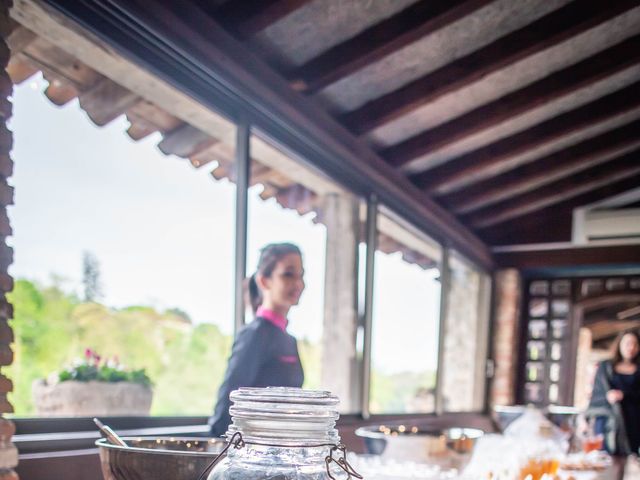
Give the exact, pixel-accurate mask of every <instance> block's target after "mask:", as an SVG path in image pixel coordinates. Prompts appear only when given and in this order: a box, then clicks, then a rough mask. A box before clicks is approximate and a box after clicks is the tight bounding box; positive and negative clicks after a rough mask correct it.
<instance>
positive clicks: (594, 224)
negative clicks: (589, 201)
mask: <svg viewBox="0 0 640 480" xmlns="http://www.w3.org/2000/svg"><path fill="white" fill-rule="evenodd" d="M612 241H615V242H616V243H637V242H640V208H622V209H609V210H607V209H605V210H588V209H582V208H579V209H576V210H574V212H573V243H575V244H581V245H585V244H598V243H610V242H612Z"/></svg>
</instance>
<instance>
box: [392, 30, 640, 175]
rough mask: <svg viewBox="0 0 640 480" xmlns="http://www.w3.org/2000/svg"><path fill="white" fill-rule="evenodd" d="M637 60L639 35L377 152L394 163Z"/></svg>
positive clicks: (619, 69) (536, 105)
mask: <svg viewBox="0 0 640 480" xmlns="http://www.w3.org/2000/svg"><path fill="white" fill-rule="evenodd" d="M638 63H640V35H636V36H634V37H631V38H629V39H627V40H625V41H623V42H620V43H618V44H617V45H615V46H613V47H611V48H608V49H606V50H604V51H602V52H600V53H598V54H596V55H594V56H592V57H589V58H587V59H585V60H582V61H581V62H578V63H576V64H574V65H571V66H569V67H567V68H565V69H563V70H560V71H558V72H555V73H552V74H551V75H548V76H547V77H544V78H542V79H541V80H538V81H537V82H534V83H532V84H530V85H527V86H526V87H524V88H521V89H520V90H516V91H515V92H512V93H510V94H508V95H505V96H503V97H501V98H499V99H497V100H495V101H493V102H490V103H487V104H485V105H482V106H480V107H478V108H476V109H474V110H472V111H470V112H468V113H466V114H464V115H461V116H459V117H457V118H454V119H452V120H449V121H448V122H445V123H443V124H440V125H438V126H437V127H435V128H432V129H431V130H428V131H426V132H422V133H419V134H418V135H415V136H413V137H411V138H409V139H407V140H404V141H402V142H400V143H398V144H396V145H393V146H391V147H388V148H386V149H384V150H382V151H381V152H380V154H381V155H382V156H383V157H384V158H385V159H386V160H387V161H388V162H389V163H390V164H391V165H393V166H395V167H400V166H403V165H405V164H407V163H409V162H411V160H413V159H416V158H418V157H421V156H423V155H427V154H429V153H433V152H435V151H437V150H439V149H441V148H442V147H444V146H445V145H449V144H451V143H453V142H456V141H459V140H461V139H462V138H465V137H468V136H470V135H473V134H474V133H477V132H479V131H482V130H486V129H488V128H490V127H493V126H495V125H498V124H500V123H502V122H504V121H506V120H508V119H510V118H513V117H515V116H517V115H520V114H522V113H524V112H526V111H527V110H531V109H534V108H537V107H540V106H541V105H544V104H545V103H548V102H551V101H553V100H556V99H558V98H560V97H562V96H565V95H568V94H570V93H572V92H574V91H576V90H579V89H581V88H584V87H586V86H588V85H591V84H593V83H595V82H597V81H599V80H602V79H603V78H607V77H609V76H611V75H613V74H615V73H617V72H620V71H622V70H624V69H626V68H628V67H631V66H633V65H636V64H638Z"/></svg>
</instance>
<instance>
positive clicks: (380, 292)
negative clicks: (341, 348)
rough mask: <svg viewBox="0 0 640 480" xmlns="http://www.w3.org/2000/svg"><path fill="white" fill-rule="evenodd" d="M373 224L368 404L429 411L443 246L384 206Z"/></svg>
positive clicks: (374, 408)
mask: <svg viewBox="0 0 640 480" xmlns="http://www.w3.org/2000/svg"><path fill="white" fill-rule="evenodd" d="M377 227H378V240H377V250H376V253H375V268H374V272H375V279H374V293H373V322H372V327H371V328H372V337H371V338H372V341H371V391H370V400H369V410H370V412H371V413H374V414H379V413H429V412H433V411H434V409H435V398H436V396H435V387H436V374H437V368H438V333H439V318H440V261H441V257H442V252H441V249H440V246H439V245H438V244H437V243H435V242H434V241H433V240H431V239H430V238H428V237H426V236H424V235H422V234H420V233H419V232H417V231H415V230H413V229H412V228H410V227H409V226H408V225H406V224H404V223H403V222H401V221H400V220H398V219H397V218H395V217H394V216H393V215H392V214H391V213H390V212H387V211H386V210H385V209H381V213H380V215H379V216H378V224H377Z"/></svg>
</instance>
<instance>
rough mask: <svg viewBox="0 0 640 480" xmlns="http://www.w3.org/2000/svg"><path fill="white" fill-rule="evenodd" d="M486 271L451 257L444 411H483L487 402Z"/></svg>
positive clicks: (443, 398) (443, 368)
mask: <svg viewBox="0 0 640 480" xmlns="http://www.w3.org/2000/svg"><path fill="white" fill-rule="evenodd" d="M485 293H486V292H485V290H484V282H483V278H482V274H481V273H480V272H479V271H477V270H475V269H473V268H472V267H471V266H470V265H468V264H466V263H465V262H463V261H460V260H459V259H457V258H456V257H455V256H452V257H451V259H450V277H449V298H448V300H447V312H446V319H445V325H444V328H445V337H444V345H443V348H444V354H443V357H442V365H441V366H440V368H441V371H442V375H443V379H442V401H443V405H442V407H443V410H444V411H449V412H465V411H479V410H481V409H482V407H483V404H484V388H480V387H481V386H483V385H484V363H485V362H484V360H485V359H486V351H487V332H486V320H487V318H486V317H487V313H488V312H486V311H485V310H486V309H485V308H484V307H486V306H487V305H486V304H484V302H483V296H484V294H485Z"/></svg>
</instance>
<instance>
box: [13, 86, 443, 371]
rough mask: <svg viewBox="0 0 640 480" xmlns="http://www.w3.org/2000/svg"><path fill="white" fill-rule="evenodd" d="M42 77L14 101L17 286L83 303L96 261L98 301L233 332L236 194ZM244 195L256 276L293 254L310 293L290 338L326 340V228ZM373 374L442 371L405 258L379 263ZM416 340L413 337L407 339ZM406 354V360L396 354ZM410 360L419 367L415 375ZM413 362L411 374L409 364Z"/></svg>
mask: <svg viewBox="0 0 640 480" xmlns="http://www.w3.org/2000/svg"><path fill="white" fill-rule="evenodd" d="M44 88H46V81H44V80H43V79H42V78H41V77H40V76H39V74H38V75H37V76H34V77H32V78H31V79H29V80H27V81H25V82H24V83H22V84H21V85H19V86H17V87H16V88H15V90H14V94H13V102H14V116H13V118H12V119H11V123H10V128H11V129H12V130H13V132H14V149H13V152H12V155H13V159H14V162H15V168H14V175H13V177H12V178H11V179H10V183H11V184H12V185H13V186H14V187H15V205H14V206H12V207H10V208H9V216H10V219H11V223H12V226H13V231H14V235H13V237H11V238H10V239H9V242H8V243H9V244H10V245H12V246H13V248H14V258H15V261H14V264H13V265H12V266H11V268H10V273H11V274H12V275H13V276H14V278H27V279H31V280H36V281H39V282H41V283H43V284H50V283H51V281H52V279H54V278H55V279H56V281H57V282H60V283H61V285H62V286H63V288H65V289H66V290H74V291H76V292H77V293H78V294H82V257H83V253H84V252H85V251H88V252H91V253H92V254H94V255H95V256H96V257H97V259H98V261H99V263H100V278H101V283H102V287H103V293H104V298H103V303H105V304H107V305H109V306H112V307H116V308H121V307H126V306H130V305H150V306H154V307H156V308H157V309H159V310H163V309H168V308H174V307H177V308H180V309H181V310H184V311H186V312H187V313H188V314H189V316H190V317H191V319H192V321H193V322H194V323H201V322H210V323H215V324H217V325H218V326H220V328H221V329H222V330H223V331H224V332H226V333H230V332H231V331H232V329H233V246H234V238H233V235H234V201H235V186H234V185H233V184H232V183H230V182H228V181H226V180H222V181H216V180H214V179H213V177H211V175H210V171H211V167H210V166H209V165H208V166H204V167H202V168H201V169H195V168H194V167H192V166H191V164H190V163H189V162H188V161H187V160H184V159H181V158H178V157H175V156H166V155H164V154H162V153H161V152H160V151H159V150H158V149H157V147H156V145H157V143H158V141H159V140H160V135H159V134H154V135H151V136H149V137H147V138H145V139H143V140H141V141H138V142H135V141H133V140H131V139H130V138H129V137H128V136H127V135H126V133H125V131H126V129H127V128H128V122H127V120H126V118H125V117H124V116H123V117H120V118H118V119H116V120H114V121H113V122H111V123H110V124H108V125H107V126H105V127H96V126H95V125H94V124H93V123H92V122H91V121H90V120H89V118H88V117H87V116H86V114H85V113H84V112H83V111H82V110H81V109H80V108H79V106H78V103H77V100H74V101H72V102H69V103H68V104H67V105H65V106H63V107H57V106H55V105H53V104H52V103H51V102H49V100H48V99H47V98H46V97H45V96H44V94H43V93H42V92H43V90H44ZM260 190H261V187H259V186H258V187H254V188H252V189H251V190H250V195H249V229H248V231H249V235H248V259H247V263H248V269H249V271H253V270H254V269H255V266H256V263H257V258H258V253H259V248H260V247H261V246H263V245H265V244H266V243H269V242H274V241H290V242H294V243H297V244H298V245H299V246H300V247H301V249H302V251H303V257H304V266H305V272H306V274H305V275H306V276H305V282H306V284H307V288H306V290H305V292H304V294H303V297H302V299H301V301H300V305H299V306H298V307H296V308H294V309H293V310H292V312H291V313H290V316H289V319H290V331H291V333H292V334H293V335H295V336H297V337H298V338H303V337H304V338H308V339H310V340H312V341H319V339H320V338H321V335H322V316H323V301H324V298H323V287H324V265H325V253H324V250H325V240H326V230H325V227H324V226H323V225H320V224H314V223H313V222H312V218H313V214H308V215H305V216H302V217H301V216H300V215H298V213H297V212H295V211H290V210H286V209H283V208H281V207H280V206H279V205H278V204H277V203H276V202H275V200H273V199H272V200H269V201H266V202H265V201H263V200H261V199H260V198H259V197H258V194H259V193H260ZM376 262H377V264H376V279H375V293H376V300H375V303H374V331H373V352H374V365H376V364H377V366H378V368H380V369H381V370H384V371H387V372H395V371H403V370H407V369H409V368H413V369H415V368H419V369H423V368H427V369H431V368H433V367H434V366H435V362H436V358H437V336H438V335H437V322H438V311H439V310H438V309H439V306H438V304H439V300H438V297H439V283H438V282H437V281H436V277H437V271H436V270H428V271H424V270H422V269H420V268H419V267H417V266H414V265H409V264H407V263H406V262H404V261H402V260H401V258H400V256H399V254H396V255H385V254H382V253H380V252H377V254H376ZM402 331H404V332H407V331H411V332H413V335H409V336H407V335H402V334H401V332H402ZM399 351H401V352H402V353H403V354H402V355H399V354H398V353H399ZM416 358H424V362H418V363H417V364H416V362H415V359H416ZM412 365H413V367H412Z"/></svg>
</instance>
